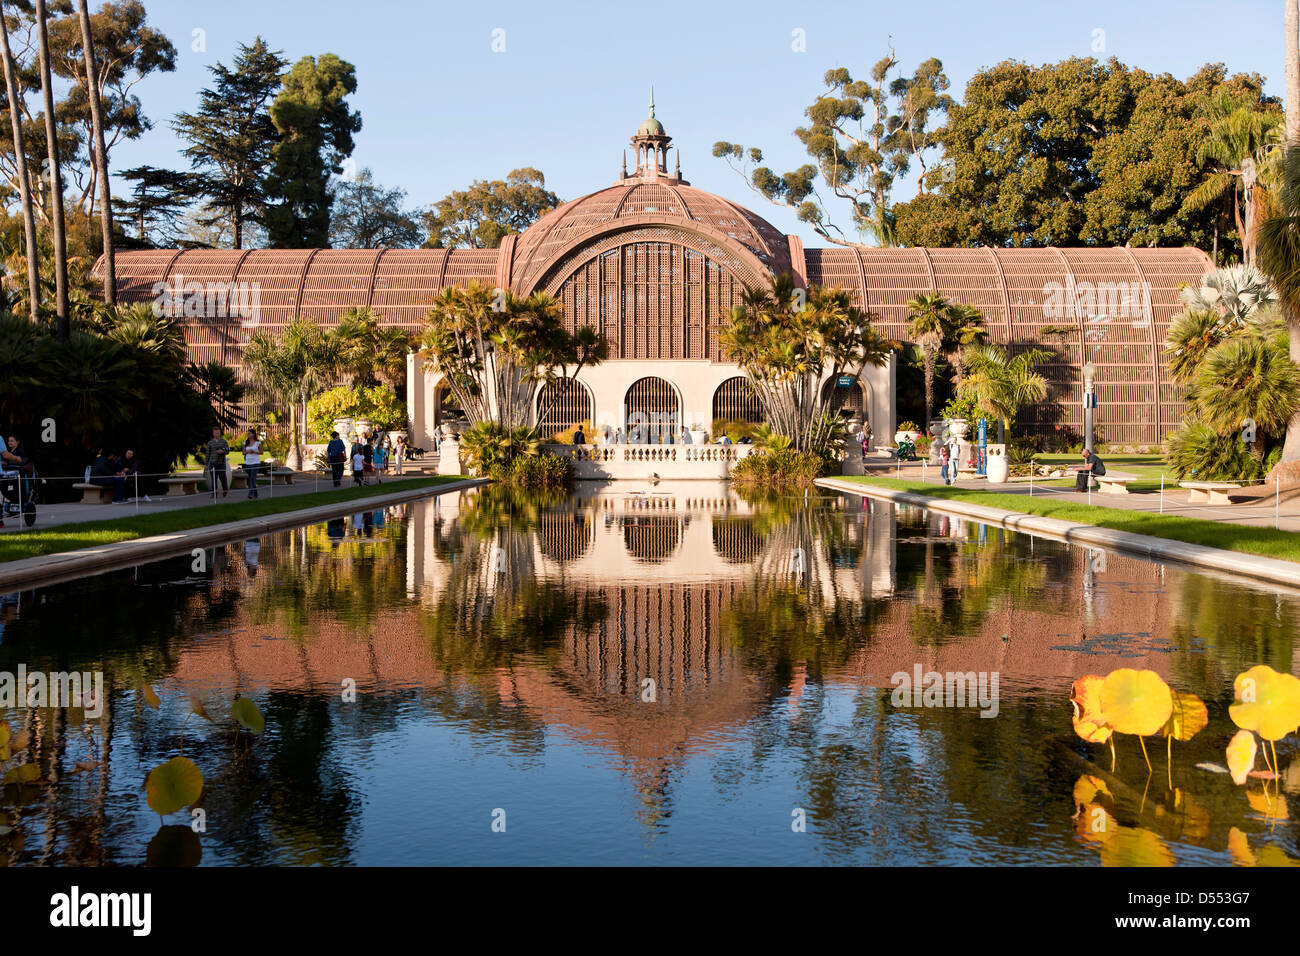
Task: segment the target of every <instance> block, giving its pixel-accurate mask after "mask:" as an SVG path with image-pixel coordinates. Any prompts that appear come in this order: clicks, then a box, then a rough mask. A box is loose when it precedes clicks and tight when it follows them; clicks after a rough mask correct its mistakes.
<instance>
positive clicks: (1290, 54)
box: [1282, 0, 1300, 145]
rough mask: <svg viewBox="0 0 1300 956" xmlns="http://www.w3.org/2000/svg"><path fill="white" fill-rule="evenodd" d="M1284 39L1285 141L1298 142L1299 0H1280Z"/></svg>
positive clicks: (1299, 104) (1299, 75)
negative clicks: (1281, 3)
mask: <svg viewBox="0 0 1300 956" xmlns="http://www.w3.org/2000/svg"><path fill="white" fill-rule="evenodd" d="M1282 2H1283V13H1282V32H1283V34H1285V36H1284V39H1285V41H1286V43H1285V46H1286V141H1287V144H1288V145H1294V144H1297V143H1300V38H1298V37H1297V34H1300V0H1282Z"/></svg>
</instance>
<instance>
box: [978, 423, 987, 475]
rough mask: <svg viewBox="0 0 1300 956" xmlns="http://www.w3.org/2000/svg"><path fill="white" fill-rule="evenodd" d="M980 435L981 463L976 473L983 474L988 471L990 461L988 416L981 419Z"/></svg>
mask: <svg viewBox="0 0 1300 956" xmlns="http://www.w3.org/2000/svg"><path fill="white" fill-rule="evenodd" d="M979 436H980V439H979V441H980V445H979V448H980V454H979V465H978V466H977V468H976V474H980V475H983V474H985V473H986V472H987V470H988V463H989V458H988V447H989V423H988V419H986V418H981V419H980V420H979Z"/></svg>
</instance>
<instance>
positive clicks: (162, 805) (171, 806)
mask: <svg viewBox="0 0 1300 956" xmlns="http://www.w3.org/2000/svg"><path fill="white" fill-rule="evenodd" d="M144 792H145V797H146V799H147V800H148V801H149V806H150V808H152V809H153V811H154V813H158V814H161V815H162V816H164V817H165V816H167V814H169V813H175V812H176V811H177V810H179V809H180V808H181V807H184V806H188V805H189V804H191V803H193V802H194V801H196V800H198V798H199V795H200V794H202V793H203V771H202V770H200V769H199V768H198V765H197V764H196V763H195V762H194V761H193V760H191V759H190V758H189V757H172V759H171V760H168V761H167V762H166V763H165V764H161V765H159V766H157V767H154V768H153V770H151V771H149V776H148V777H146V778H145V781H144Z"/></svg>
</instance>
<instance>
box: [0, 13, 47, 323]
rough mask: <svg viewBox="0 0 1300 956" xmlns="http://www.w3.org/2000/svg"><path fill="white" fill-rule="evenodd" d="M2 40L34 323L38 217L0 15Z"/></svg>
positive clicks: (5, 25)
mask: <svg viewBox="0 0 1300 956" xmlns="http://www.w3.org/2000/svg"><path fill="white" fill-rule="evenodd" d="M0 40H2V41H3V45H4V51H3V53H4V70H5V91H6V92H7V93H8V94H9V120H10V123H11V124H12V125H13V134H14V166H15V168H16V170H17V173H18V200H19V202H20V203H21V204H22V210H23V238H24V241H25V243H26V246H27V303H28V308H29V311H30V312H31V316H32V321H33V322H35V321H37V320H38V319H39V318H40V306H41V289H40V283H41V270H40V259H39V257H38V256H39V253H38V250H37V248H36V214H35V212H34V211H33V209H32V187H31V182H30V181H29V179H28V176H27V150H26V147H25V145H24V143H23V121H22V117H21V115H20V114H19V110H18V109H17V106H16V104H17V102H18V96H19V92H18V81H17V78H16V76H15V70H14V55H13V51H12V50H11V49H10V48H9V24H8V22H7V21H6V20H5V18H4V14H3V11H0Z"/></svg>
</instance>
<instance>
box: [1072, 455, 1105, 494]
mask: <svg viewBox="0 0 1300 956" xmlns="http://www.w3.org/2000/svg"><path fill="white" fill-rule="evenodd" d="M1075 470H1076V474H1075V476H1074V490H1075V491H1087V490H1088V484H1089V483H1090V482H1091V481H1092V476H1093V475H1104V474H1106V463H1105V462H1103V461H1102V460H1101V459H1100V458H1098V457H1097V456H1096V455H1094V454H1093V453H1092V449H1091V448H1085V449H1084V450H1083V464H1082V465H1076V466H1075Z"/></svg>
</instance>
